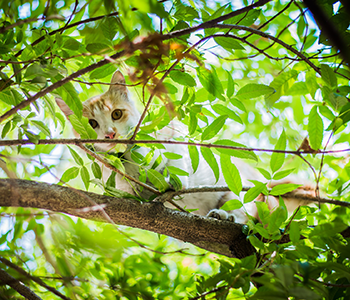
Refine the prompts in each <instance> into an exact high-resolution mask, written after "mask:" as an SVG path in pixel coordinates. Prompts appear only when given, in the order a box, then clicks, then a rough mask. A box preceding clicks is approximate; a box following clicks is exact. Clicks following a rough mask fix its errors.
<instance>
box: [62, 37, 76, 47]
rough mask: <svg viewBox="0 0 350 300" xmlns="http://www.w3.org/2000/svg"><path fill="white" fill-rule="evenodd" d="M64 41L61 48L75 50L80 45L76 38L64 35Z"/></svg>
mask: <svg viewBox="0 0 350 300" xmlns="http://www.w3.org/2000/svg"><path fill="white" fill-rule="evenodd" d="M65 39H66V41H65V42H64V44H63V46H62V47H63V48H65V49H68V50H73V51H76V50H78V49H79V47H80V43H79V42H78V41H77V40H76V39H73V38H71V37H67V36H66V37H65Z"/></svg>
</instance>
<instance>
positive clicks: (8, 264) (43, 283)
mask: <svg viewBox="0 0 350 300" xmlns="http://www.w3.org/2000/svg"><path fill="white" fill-rule="evenodd" d="M0 261H1V262H2V263H3V264H4V265H6V266H8V267H10V268H12V269H14V270H16V271H17V272H18V273H19V274H21V275H23V276H24V277H27V278H28V279H30V280H33V281H34V282H36V283H37V284H39V285H41V286H42V287H44V288H45V289H47V290H48V291H50V292H52V293H53V294H55V295H56V296H58V297H60V298H61V299H63V300H71V299H70V298H68V297H66V296H65V295H63V294H62V293H60V292H59V291H57V290H56V289H55V288H53V287H51V286H49V285H47V284H46V283H45V282H44V281H42V280H41V279H40V278H38V277H36V276H32V275H30V274H29V273H27V272H26V271H24V270H23V269H22V268H20V267H19V266H17V265H15V264H14V263H12V262H11V261H9V260H8V259H6V258H4V257H0Z"/></svg>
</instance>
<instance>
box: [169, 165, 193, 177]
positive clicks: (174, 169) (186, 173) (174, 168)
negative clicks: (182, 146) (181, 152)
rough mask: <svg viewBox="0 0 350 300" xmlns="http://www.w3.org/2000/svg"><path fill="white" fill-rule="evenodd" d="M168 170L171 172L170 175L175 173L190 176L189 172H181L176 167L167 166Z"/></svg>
mask: <svg viewBox="0 0 350 300" xmlns="http://www.w3.org/2000/svg"><path fill="white" fill-rule="evenodd" d="M167 169H168V170H169V172H170V173H173V174H175V175H179V176H189V174H188V172H186V171H184V170H181V169H179V168H177V167H174V166H167Z"/></svg>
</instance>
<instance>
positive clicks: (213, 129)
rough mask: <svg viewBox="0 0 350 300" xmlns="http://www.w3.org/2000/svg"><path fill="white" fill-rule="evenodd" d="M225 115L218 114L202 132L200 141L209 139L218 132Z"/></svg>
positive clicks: (224, 120) (223, 122) (222, 125)
mask: <svg viewBox="0 0 350 300" xmlns="http://www.w3.org/2000/svg"><path fill="white" fill-rule="evenodd" d="M226 119H227V116H226V115H225V116H220V117H218V118H217V119H215V120H214V121H213V123H211V124H210V125H209V126H208V127H207V128H205V130H204V131H203V133H202V137H201V138H202V141H205V140H210V139H212V138H213V137H214V136H216V135H217V134H218V132H219V131H220V130H221V129H222V128H223V127H224V125H225V122H226Z"/></svg>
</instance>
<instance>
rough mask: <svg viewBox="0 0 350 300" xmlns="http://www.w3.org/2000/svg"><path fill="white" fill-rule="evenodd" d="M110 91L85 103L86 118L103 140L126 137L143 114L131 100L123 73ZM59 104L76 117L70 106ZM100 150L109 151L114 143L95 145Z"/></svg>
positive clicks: (58, 101)
mask: <svg viewBox="0 0 350 300" xmlns="http://www.w3.org/2000/svg"><path fill="white" fill-rule="evenodd" d="M111 83H112V84H113V85H110V87H109V89H108V91H107V92H106V93H104V94H102V95H99V96H95V97H93V98H90V99H88V100H86V101H85V102H83V116H84V117H87V118H88V119H89V123H90V125H91V126H92V128H94V129H95V131H96V133H97V138H99V139H120V138H125V137H127V135H128V134H129V133H130V132H131V131H132V129H133V128H134V127H135V126H136V125H137V122H138V120H139V118H140V114H139V112H138V111H137V109H136V107H135V105H134V103H133V101H132V100H131V99H130V97H129V93H128V90H127V88H126V86H125V78H124V76H123V74H122V73H121V72H120V71H116V72H115V73H114V74H113V76H112V80H111ZM56 102H57V104H58V106H59V107H60V108H61V110H62V111H63V113H64V114H65V115H66V116H67V117H68V116H69V115H71V114H73V112H72V111H71V110H70V108H69V107H68V105H67V104H66V103H65V102H64V101H63V100H62V99H57V98H56ZM95 146H96V148H97V149H98V150H102V151H109V150H110V149H111V148H112V147H113V144H98V145H95Z"/></svg>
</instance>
